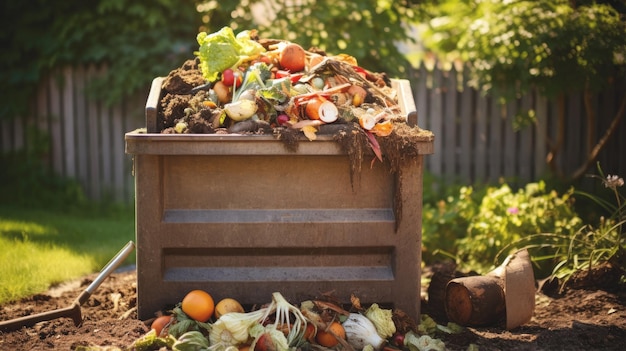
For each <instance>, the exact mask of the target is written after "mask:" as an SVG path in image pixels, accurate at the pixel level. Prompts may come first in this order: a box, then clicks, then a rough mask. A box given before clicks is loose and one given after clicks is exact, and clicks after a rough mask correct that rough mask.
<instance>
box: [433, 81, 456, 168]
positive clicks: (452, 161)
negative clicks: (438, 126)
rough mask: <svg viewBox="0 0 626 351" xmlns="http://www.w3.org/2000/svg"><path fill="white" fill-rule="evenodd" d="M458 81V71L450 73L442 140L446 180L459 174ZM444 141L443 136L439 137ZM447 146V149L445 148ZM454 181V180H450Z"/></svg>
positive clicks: (445, 96) (445, 98) (447, 83)
mask: <svg viewBox="0 0 626 351" xmlns="http://www.w3.org/2000/svg"><path fill="white" fill-rule="evenodd" d="M457 97H458V94H457V81H456V71H455V70H452V71H451V72H449V74H448V76H447V79H446V86H445V95H444V104H443V108H444V115H443V118H442V120H443V121H445V123H444V126H443V128H444V133H443V137H444V138H445V139H443V140H442V147H441V151H440V153H441V154H442V156H443V157H442V158H443V160H442V161H443V164H444V167H443V168H442V172H443V174H445V175H446V176H447V177H446V178H451V177H453V176H454V175H455V174H456V173H457V160H458V158H457V156H458V155H457V153H458V147H457V128H458V123H457V119H458V112H459V111H458V109H457V108H458V104H457ZM438 138H439V139H442V136H439V137H438ZM443 145H445V147H444V146H443ZM450 180H453V179H450Z"/></svg>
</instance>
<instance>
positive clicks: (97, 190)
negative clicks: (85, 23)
mask: <svg viewBox="0 0 626 351" xmlns="http://www.w3.org/2000/svg"><path fill="white" fill-rule="evenodd" d="M97 73H98V71H97V68H96V67H95V66H94V65H90V66H89V67H88V68H87V77H88V78H87V80H88V81H89V80H91V79H94V78H95V77H96V76H97ZM99 115H100V110H99V107H98V102H97V101H93V100H90V101H89V104H88V107H87V117H86V120H87V125H88V126H89V128H88V130H87V136H88V143H87V145H85V148H86V149H87V150H88V154H89V164H88V173H89V188H90V190H89V193H90V194H91V196H92V198H93V199H96V200H100V199H101V197H102V185H101V180H102V164H101V163H100V157H99V156H100V134H101V132H100V123H99V119H98V117H99Z"/></svg>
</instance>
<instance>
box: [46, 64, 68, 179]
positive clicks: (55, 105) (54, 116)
mask: <svg viewBox="0 0 626 351" xmlns="http://www.w3.org/2000/svg"><path fill="white" fill-rule="evenodd" d="M58 79H59V78H58V72H56V71H55V72H53V73H52V76H51V77H50V80H49V86H50V113H49V115H50V122H49V124H50V129H49V132H50V138H51V140H52V150H51V151H52V165H53V170H54V172H55V173H56V174H59V175H62V176H65V175H66V174H65V157H64V150H63V131H62V128H63V126H62V120H61V115H62V111H61V89H60V87H59V84H58V83H59V82H58Z"/></svg>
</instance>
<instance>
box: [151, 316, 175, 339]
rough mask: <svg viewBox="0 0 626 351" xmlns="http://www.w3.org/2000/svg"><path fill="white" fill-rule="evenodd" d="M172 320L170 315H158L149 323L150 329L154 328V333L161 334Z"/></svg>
mask: <svg viewBox="0 0 626 351" xmlns="http://www.w3.org/2000/svg"><path fill="white" fill-rule="evenodd" d="M171 321H172V316H160V317H157V319H155V320H154V321H153V322H152V324H151V325H150V329H154V331H155V332H156V335H157V336H159V335H161V332H162V331H163V329H164V328H165V327H167V326H168V325H169V324H170V322H171Z"/></svg>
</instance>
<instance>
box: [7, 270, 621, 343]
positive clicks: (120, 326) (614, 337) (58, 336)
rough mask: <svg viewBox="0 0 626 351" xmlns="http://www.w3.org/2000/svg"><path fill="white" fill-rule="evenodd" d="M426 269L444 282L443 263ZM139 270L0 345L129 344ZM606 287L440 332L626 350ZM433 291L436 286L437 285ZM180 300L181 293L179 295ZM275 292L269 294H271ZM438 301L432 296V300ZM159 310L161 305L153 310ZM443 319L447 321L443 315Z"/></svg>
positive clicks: (617, 301) (61, 303)
mask: <svg viewBox="0 0 626 351" xmlns="http://www.w3.org/2000/svg"><path fill="white" fill-rule="evenodd" d="M424 275H425V276H427V277H430V278H432V280H431V281H432V282H433V283H434V282H435V281H441V279H440V278H437V277H441V274H440V273H439V270H438V268H437V267H427V268H426V269H425V271H424ZM95 277H96V274H93V275H89V276H85V277H84V278H82V279H79V280H76V281H72V282H68V283H64V284H62V285H59V286H55V287H52V288H51V289H50V290H48V291H46V292H43V293H41V294H36V295H33V296H30V297H27V298H24V299H22V300H20V301H17V302H13V303H8V304H5V305H3V306H1V307H0V320H9V319H13V318H17V317H21V316H25V315H29V314H34V313H40V312H47V311H51V310H55V309H59V308H64V307H67V306H70V304H71V303H72V302H73V301H74V300H75V299H76V297H77V296H78V295H80V293H81V292H82V291H83V290H84V289H85V288H86V287H87V286H88V285H89V284H90V283H91V282H92V281H93V279H95ZM136 281H137V280H136V271H135V270H133V269H130V270H127V271H124V272H116V273H113V274H112V275H111V276H110V277H108V278H107V279H106V280H105V281H104V282H103V283H102V285H101V286H100V287H99V288H98V289H97V290H96V291H95V292H94V293H93V294H92V296H91V298H90V299H89V300H88V301H87V302H86V303H84V304H83V305H82V308H81V310H82V314H83V319H84V321H83V323H82V325H81V326H78V327H76V326H74V323H73V321H72V320H70V319H66V318H62V319H55V320H51V321H45V322H40V323H39V324H36V325H35V326H33V327H24V328H22V329H20V330H17V331H12V332H4V333H1V332H0V350H50V349H59V350H74V349H76V348H80V347H81V346H83V347H85V346H94V345H95V346H100V347H106V348H108V349H115V348H120V349H126V348H128V347H129V346H130V345H131V344H132V343H133V341H135V340H136V339H137V338H139V337H141V336H142V335H143V334H144V333H146V332H148V331H149V326H148V325H149V324H150V320H147V321H142V320H138V319H137V313H136V305H137V293H136V290H137V283H136ZM602 285H603V286H602V288H598V287H594V286H592V285H589V284H586V285H585V286H580V287H576V288H568V289H566V291H565V292H564V293H561V294H558V293H556V292H555V291H554V289H548V290H552V292H551V293H544V292H543V291H547V290H546V289H545V288H544V289H542V290H539V289H538V292H537V294H536V306H535V312H534V316H533V317H532V319H531V321H530V322H528V323H527V324H525V325H523V326H520V327H518V328H516V329H514V330H510V331H507V330H504V329H503V328H500V327H498V326H489V327H480V328H477V327H469V328H465V330H464V331H463V332H461V333H459V334H445V333H439V334H438V335H437V338H439V339H441V340H443V341H444V342H445V344H446V347H447V349H448V350H467V348H468V346H469V345H470V344H474V345H476V346H478V350H481V351H487V350H624V346H625V345H626V303H625V302H626V301H625V300H626V291H625V290H624V289H623V288H621V289H620V288H618V287H617V286H612V287H611V286H604V285H605V284H602ZM429 290H431V289H429V286H424V287H423V291H422V296H423V301H422V303H423V306H422V313H424V314H430V315H433V316H435V317H437V318H439V317H438V315H439V314H440V313H441V311H440V310H438V309H437V308H436V307H435V306H429V301H430V300H432V301H436V300H437V299H436V296H430V299H429V296H428V295H429V294H428V291H429ZM431 294H432V290H431ZM181 299H182V297H181ZM268 299H269V297H268ZM431 304H432V303H431ZM156 312H158V311H155V313H156ZM441 322H442V323H443V322H445V321H441Z"/></svg>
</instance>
